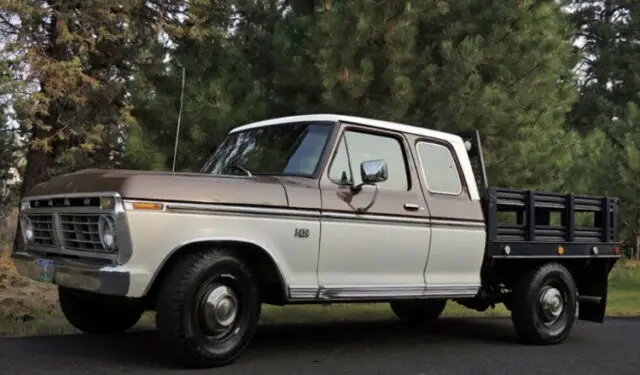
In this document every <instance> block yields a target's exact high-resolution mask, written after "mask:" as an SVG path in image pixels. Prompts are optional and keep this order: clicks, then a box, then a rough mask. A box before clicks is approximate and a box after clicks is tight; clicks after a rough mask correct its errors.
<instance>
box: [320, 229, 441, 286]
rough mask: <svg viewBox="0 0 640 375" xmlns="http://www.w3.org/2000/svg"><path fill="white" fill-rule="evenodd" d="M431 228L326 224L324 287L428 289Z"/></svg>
mask: <svg viewBox="0 0 640 375" xmlns="http://www.w3.org/2000/svg"><path fill="white" fill-rule="evenodd" d="M429 236H430V231H429V225H428V224H427V223H424V224H421V223H417V224H407V223H401V224H400V223H399V224H393V223H381V222H377V223H376V222H370V223H366V222H357V221H353V220H339V219H334V218H327V219H323V221H322V242H321V244H320V262H319V268H318V279H319V284H320V286H323V287H331V286H341V287H345V286H397V287H401V286H404V285H410V286H415V285H424V276H423V272H424V267H425V263H426V260H427V255H428V252H429Z"/></svg>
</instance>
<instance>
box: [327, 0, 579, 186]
mask: <svg viewBox="0 0 640 375" xmlns="http://www.w3.org/2000/svg"><path fill="white" fill-rule="evenodd" d="M559 7H560V6H559V5H558V4H557V3H556V2H552V1H531V0H529V1H518V0H507V1H504V0H501V1H497V0H494V1H485V0H482V1H481V0H455V1H449V2H441V1H437V0H431V1H423V2H418V3H416V2H410V1H392V2H379V1H373V0H354V1H349V2H339V3H338V2H325V6H324V7H323V9H322V10H321V12H320V15H319V17H318V27H319V30H320V31H319V32H318V34H317V39H316V40H317V44H316V45H317V48H318V50H317V53H316V54H317V56H318V60H317V65H318V68H319V69H320V71H321V74H322V79H323V84H324V95H323V99H324V101H325V103H326V104H327V105H328V106H329V107H330V108H331V109H332V110H334V111H338V112H346V113H355V114H361V115H366V116H372V117H378V118H386V119H391V120H397V121H406V122H409V123H413V124H417V125H422V126H428V127H434V128H436V129H441V130H446V131H456V130H465V129H479V130H480V131H481V134H482V136H483V141H484V143H485V154H486V158H485V160H486V162H487V167H488V174H489V179H490V181H491V182H492V184H495V185H504V186H517V187H532V188H540V189H554V188H556V187H558V186H560V184H561V181H560V177H561V176H562V170H563V168H564V166H566V165H567V163H569V160H568V153H567V152H566V149H567V146H568V145H567V144H566V141H567V140H568V139H570V138H569V134H567V133H566V132H565V131H564V129H563V118H564V116H565V114H566V112H567V111H568V110H569V109H570V106H571V104H572V102H573V100H574V91H573V87H572V83H571V80H569V79H568V76H569V74H570V70H569V69H570V67H571V65H572V64H573V61H572V56H571V53H570V52H571V49H570V37H571V33H570V31H571V29H570V27H569V24H568V22H567V20H566V19H565V16H564V15H563V13H561V12H560V11H559ZM346 36H348V37H346Z"/></svg>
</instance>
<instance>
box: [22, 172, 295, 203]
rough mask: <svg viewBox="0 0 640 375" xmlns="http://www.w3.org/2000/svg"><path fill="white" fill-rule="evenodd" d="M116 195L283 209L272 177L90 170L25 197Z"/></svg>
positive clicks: (279, 188)
mask: <svg viewBox="0 0 640 375" xmlns="http://www.w3.org/2000/svg"><path fill="white" fill-rule="evenodd" d="M112 191H115V192H117V193H119V194H120V195H121V196H122V197H124V198H135V199H148V200H160V201H182V202H192V203H226V204H247V205H266V206H279V207H286V206H287V205H288V201H287V195H286V192H285V190H284V187H283V186H282V184H280V183H279V181H278V180H277V179H276V178H272V177H230V176H229V177H221V176H210V175H206V174H200V173H175V174H174V173H170V172H150V171H132V170H110V169H108V170H101V169H89V170H82V171H79V172H76V173H70V174H66V175H62V176H58V177H54V178H52V179H50V180H49V181H47V182H44V183H42V184H40V185H38V186H36V187H35V188H34V189H32V190H31V191H30V192H29V193H28V194H27V195H26V196H27V197H32V196H36V195H49V194H69V193H88V194H90V193H96V192H112Z"/></svg>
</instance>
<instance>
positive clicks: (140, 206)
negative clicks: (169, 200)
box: [131, 202, 162, 211]
mask: <svg viewBox="0 0 640 375" xmlns="http://www.w3.org/2000/svg"><path fill="white" fill-rule="evenodd" d="M131 207H133V209H134V210H156V211H161V210H162V204H161V203H153V202H133V203H132V204H131Z"/></svg>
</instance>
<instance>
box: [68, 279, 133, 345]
mask: <svg viewBox="0 0 640 375" xmlns="http://www.w3.org/2000/svg"><path fill="white" fill-rule="evenodd" d="M58 299H59V302H60V308H61V309H62V312H63V314H64V316H65V318H66V319H67V321H69V323H71V325H72V326H74V327H76V328H77V329H79V330H81V331H82V332H85V333H90V334H114V333H121V332H124V331H126V330H128V329H130V328H131V327H133V326H134V325H135V324H136V323H137V322H138V320H140V317H141V316H142V314H143V313H144V310H145V308H144V306H143V305H142V304H138V303H135V302H133V301H129V300H127V299H126V298H124V297H112V296H100V295H90V294H88V293H83V292H80V291H75V290H73V289H67V288H64V287H58Z"/></svg>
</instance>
